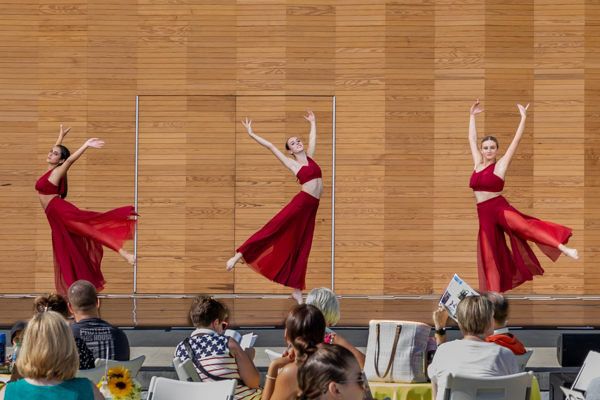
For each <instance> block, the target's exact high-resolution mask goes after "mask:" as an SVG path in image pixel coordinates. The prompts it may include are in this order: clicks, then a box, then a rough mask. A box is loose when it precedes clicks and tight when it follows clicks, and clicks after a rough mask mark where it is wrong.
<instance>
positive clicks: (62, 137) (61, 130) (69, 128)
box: [54, 125, 71, 146]
mask: <svg viewBox="0 0 600 400" xmlns="http://www.w3.org/2000/svg"><path fill="white" fill-rule="evenodd" d="M70 130H71V127H68V128H67V129H66V130H64V131H63V127H62V125H61V126H60V133H59V134H58V139H56V144H55V145H54V146H58V145H61V144H62V141H63V139H64V138H65V136H67V133H69V131H70Z"/></svg>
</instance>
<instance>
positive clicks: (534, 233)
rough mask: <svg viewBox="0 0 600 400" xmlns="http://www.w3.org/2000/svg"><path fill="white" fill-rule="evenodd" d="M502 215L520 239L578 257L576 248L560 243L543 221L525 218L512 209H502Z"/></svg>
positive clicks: (574, 257)
mask: <svg viewBox="0 0 600 400" xmlns="http://www.w3.org/2000/svg"><path fill="white" fill-rule="evenodd" d="M504 217H505V218H506V222H507V223H508V227H509V228H510V229H511V230H512V231H513V232H514V233H515V235H516V236H518V237H520V238H521V239H524V240H531V241H532V242H535V243H539V244H543V245H546V246H551V247H554V248H557V249H559V250H560V251H562V252H563V253H564V254H565V255H567V256H569V257H571V258H573V259H575V260H577V259H578V258H579V255H578V252H577V250H576V249H571V248H569V247H567V246H565V245H564V244H562V243H560V242H559V241H558V239H557V238H556V237H554V236H553V235H552V232H550V231H549V230H548V229H545V228H544V222H543V221H538V220H535V219H525V218H523V217H522V216H521V215H519V214H517V213H515V212H512V211H504Z"/></svg>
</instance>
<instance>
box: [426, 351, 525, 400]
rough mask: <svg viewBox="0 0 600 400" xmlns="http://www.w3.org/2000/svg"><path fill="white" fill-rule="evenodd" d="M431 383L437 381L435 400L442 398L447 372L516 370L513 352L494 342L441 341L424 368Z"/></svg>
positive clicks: (501, 373)
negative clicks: (428, 364) (430, 361)
mask: <svg viewBox="0 0 600 400" xmlns="http://www.w3.org/2000/svg"><path fill="white" fill-rule="evenodd" d="M427 372H428V374H429V378H430V379H431V382H435V383H437V386H438V391H437V397H436V400H443V398H444V391H445V390H446V378H447V377H448V374H453V375H455V374H461V375H469V376H477V377H486V376H488V377H489V376H504V375H512V374H517V373H519V367H517V360H516V359H515V355H514V354H513V352H512V351H510V350H509V349H507V348H506V347H502V346H498V345H497V344H495V343H486V342H478V341H474V340H454V341H452V342H448V343H444V344H442V345H441V346H440V347H439V348H438V349H437V351H436V353H435V356H434V357H433V362H432V363H431V365H430V366H429V368H428V369H427Z"/></svg>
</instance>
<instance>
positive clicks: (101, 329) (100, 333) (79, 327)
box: [68, 280, 129, 361]
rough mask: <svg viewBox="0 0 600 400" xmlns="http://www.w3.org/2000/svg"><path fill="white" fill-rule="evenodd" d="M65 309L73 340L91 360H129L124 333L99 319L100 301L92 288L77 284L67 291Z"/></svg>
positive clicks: (127, 344)
mask: <svg viewBox="0 0 600 400" xmlns="http://www.w3.org/2000/svg"><path fill="white" fill-rule="evenodd" d="M68 297H69V309H70V310H71V311H72V312H73V314H74V315H75V323H74V324H72V325H71V329H72V330H73V334H74V335H75V337H77V338H80V339H82V340H83V341H84V342H85V344H86V345H87V347H88V348H89V349H90V350H91V351H92V353H93V354H94V358H106V351H107V349H108V358H109V359H110V360H117V361H128V360H129V341H128V340H127V336H126V335H125V333H124V332H123V331H122V330H120V329H119V328H117V327H114V326H112V325H111V324H109V323H108V322H106V321H104V320H102V319H100V313H99V311H98V308H99V307H100V299H98V295H97V294H96V288H95V287H94V285H93V284H91V283H90V282H88V281H84V280H80V281H77V282H75V283H73V284H72V285H71V287H70V288H69V293H68Z"/></svg>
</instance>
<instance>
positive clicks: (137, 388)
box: [98, 367, 142, 400]
mask: <svg viewBox="0 0 600 400" xmlns="http://www.w3.org/2000/svg"><path fill="white" fill-rule="evenodd" d="M103 382H106V383H107V384H108V385H107V386H108V390H110V393H111V395H112V399H113V400H141V398H142V385H140V383H139V382H138V381H136V380H135V379H133V378H131V373H130V372H129V370H127V369H125V368H123V367H115V368H112V369H110V370H109V371H108V375H107V376H103V377H102V381H101V382H100V383H99V384H98V389H100V388H101V387H102V383H103Z"/></svg>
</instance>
